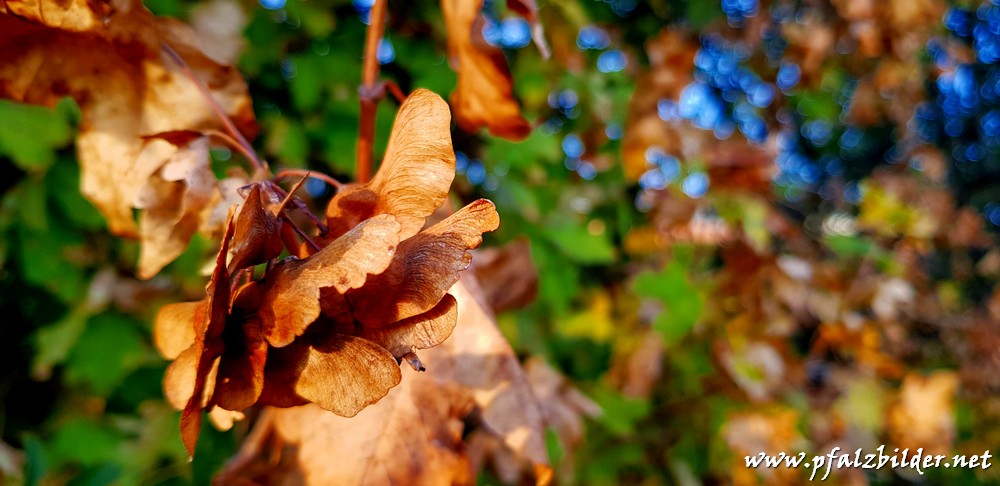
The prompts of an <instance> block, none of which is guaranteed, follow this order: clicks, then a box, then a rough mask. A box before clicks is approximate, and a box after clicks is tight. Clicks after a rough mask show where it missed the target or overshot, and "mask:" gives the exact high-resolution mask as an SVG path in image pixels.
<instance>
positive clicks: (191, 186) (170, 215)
mask: <svg viewBox="0 0 1000 486" xmlns="http://www.w3.org/2000/svg"><path fill="white" fill-rule="evenodd" d="M153 146H156V148H153ZM170 152H172V155H170V156H169V158H168V159H167V161H166V163H164V164H163V165H162V167H160V169H159V170H157V171H156V172H154V173H153V174H151V175H150V176H149V178H148V179H147V180H146V184H145V185H144V186H143V187H142V188H141V189H140V190H139V193H138V194H137V195H136V198H135V201H134V202H133V205H134V206H135V207H136V208H139V209H144V210H145V211H143V213H142V215H141V216H140V217H139V238H140V241H141V242H142V247H141V251H140V253H139V270H138V275H139V278H142V279H148V278H152V277H153V276H154V275H156V274H157V273H159V271H160V270H161V269H162V268H163V267H165V266H166V265H167V264H168V263H170V262H172V261H173V260H174V259H175V258H177V257H178V256H179V255H180V254H181V253H183V252H184V250H185V249H187V245H188V242H189V241H191V237H192V236H194V234H195V232H196V231H198V227H199V226H200V225H201V219H202V210H203V209H205V208H206V207H207V206H208V205H209V203H210V202H211V201H212V196H213V192H214V191H215V190H216V189H215V185H216V181H215V174H213V173H212V169H211V167H209V155H208V139H207V138H205V137H199V138H197V139H195V140H193V141H190V142H188V143H187V144H186V145H183V146H175V145H173V144H171V143H168V142H166V141H163V140H160V139H153V140H150V141H148V142H147V143H146V147H145V148H144V149H143V152H142V155H140V159H142V158H144V157H145V156H147V155H148V154H155V155H153V157H154V158H155V160H156V161H161V160H162V157H163V155H165V154H166V153H170ZM154 163H155V162H154Z"/></svg>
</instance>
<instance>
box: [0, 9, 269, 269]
mask: <svg viewBox="0 0 1000 486" xmlns="http://www.w3.org/2000/svg"><path fill="white" fill-rule="evenodd" d="M164 44H166V45H170V46H172V47H173V49H174V50H175V51H176V52H177V53H178V54H179V55H180V56H181V57H182V58H183V59H185V60H186V62H187V63H188V64H189V66H190V68H191V69H192V71H193V72H194V73H195V75H196V76H198V77H199V78H200V79H201V80H202V81H204V83H205V84H206V85H207V86H208V88H209V90H210V91H211V93H212V96H213V97H214V98H215V99H216V100H218V102H219V103H220V105H221V106H222V107H223V109H224V111H225V112H226V113H227V114H228V115H229V116H230V117H231V118H232V119H233V120H234V122H235V123H236V124H237V126H238V127H239V128H240V129H241V130H242V131H243V132H244V133H245V134H247V135H253V134H254V132H255V131H256V126H255V122H254V118H253V113H252V111H251V104H250V99H249V97H248V96H247V89H246V84H245V83H244V82H243V79H242V78H241V77H240V75H239V73H238V72H237V71H236V70H235V69H234V68H232V67H231V66H224V65H221V64H218V63H216V62H215V61H212V60H211V59H209V58H208V57H207V56H206V55H205V54H204V53H203V52H202V50H201V48H200V47H199V45H198V42H197V39H195V37H194V35H193V33H192V31H191V30H190V29H189V28H188V27H187V26H186V25H183V24H181V23H179V22H176V21H173V20H169V19H161V18H157V17H154V16H153V15H152V14H151V13H150V12H149V11H148V10H146V9H145V7H143V6H142V4H141V2H139V1H137V0H114V1H111V2H68V3H67V2H57V1H50V0H42V1H40V2H27V1H21V0H9V1H6V2H3V3H2V4H0V58H2V59H3V60H4V62H3V63H2V65H0V97H2V98H7V99H12V100H14V101H19V102H25V103H32V104H41V105H48V106H52V105H54V104H55V103H56V102H58V101H59V100H61V99H63V98H65V97H72V98H73V99H74V100H76V102H77V104H78V105H79V106H80V112H81V122H80V133H79V137H78V139H77V152H78V157H79V159H80V168H81V191H82V192H83V194H84V196H86V197H87V198H88V199H89V200H90V201H91V202H93V203H94V205H95V206H97V208H98V209H99V210H100V211H101V213H102V214H104V216H105V217H106V218H107V220H108V226H109V228H110V229H111V231H112V232H113V233H115V234H118V235H124V236H133V237H135V236H142V238H143V243H144V246H148V248H145V247H144V248H143V259H142V263H141V265H140V267H141V269H140V273H141V274H143V276H147V277H148V276H150V275H151V274H153V273H156V271H157V270H159V267H162V265H163V264H164V261H169V260H170V259H171V258H172V256H170V255H173V256H176V254H177V253H178V250H177V249H178V248H183V247H184V246H186V244H187V242H188V240H189V239H190V237H191V234H192V233H193V230H192V229H191V228H192V227H195V228H197V226H198V225H197V224H194V223H195V222H196V221H200V218H201V217H202V215H206V216H207V214H208V212H202V211H201V210H202V209H205V207H207V205H208V204H209V203H210V201H213V200H215V199H214V198H208V197H206V196H207V194H208V192H210V191H213V190H214V189H211V188H206V187H203V185H205V184H208V185H209V186H211V187H214V179H213V180H211V181H209V180H206V179H204V175H205V174H206V172H205V171H204V170H203V169H202V162H201V158H202V157H205V160H207V153H206V152H205V145H206V142H204V141H196V142H192V144H190V145H186V144H181V145H178V146H176V147H171V146H170V145H169V144H166V145H164V143H165V142H163V141H157V140H156V139H149V138H148V137H150V136H157V135H158V134H165V133H170V132H177V131H185V130H197V131H204V130H208V129H218V128H220V123H219V122H218V120H217V118H216V116H215V115H214V114H213V113H212V111H211V109H210V107H209V105H208V104H207V103H206V102H205V101H203V99H204V97H203V96H202V95H201V93H200V91H199V90H198V88H197V86H196V85H195V84H194V83H193V82H192V80H191V79H189V78H188V77H187V76H186V75H185V74H184V73H183V72H182V71H181V69H180V68H179V67H178V66H176V65H175V64H174V63H173V61H171V60H169V59H167V58H165V57H164V56H163V55H162V53H161V46H162V45H164ZM168 165H169V166H170V167H167V166H168ZM171 173H172V174H173V175H170V174H171ZM181 187H186V188H187V189H186V190H181V189H179V188H181ZM140 194H141V195H142V196H143V197H142V198H141V199H143V200H146V201H147V204H150V205H151V206H150V207H149V208H147V209H146V212H148V213H153V214H150V215H144V216H143V219H142V221H143V222H142V223H141V227H137V226H136V224H135V221H134V219H133V214H132V210H133V208H134V207H137V206H136V205H134V204H133V203H134V202H135V201H136V200H137V196H140ZM171 204H173V206H172V207H173V208H176V207H178V206H183V209H181V210H180V212H179V213H173V212H172V211H170V210H168V208H170V207H171ZM196 215H197V216H196ZM173 219H176V225H177V226H178V227H177V228H173V229H171V230H170V231H168V232H162V227H163V226H165V225H168V224H169V221H170V220H173Z"/></svg>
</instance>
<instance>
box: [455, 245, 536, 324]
mask: <svg viewBox="0 0 1000 486" xmlns="http://www.w3.org/2000/svg"><path fill="white" fill-rule="evenodd" d="M471 268H472V271H473V273H475V274H476V279H477V280H479V282H480V283H481V285H482V288H483V293H484V294H486V300H487V302H489V304H490V309H493V311H494V312H498V313H499V312H503V311H505V310H511V309H520V308H522V307H524V306H526V305H528V304H530V303H531V302H532V301H534V300H535V296H536V295H537V294H538V271H536V270H535V266H534V264H533V263H532V261H531V246H530V244H529V242H528V240H527V239H518V240H516V241H512V242H510V243H508V244H506V245H504V246H502V247H499V248H486V249H480V250H478V251H477V252H476V253H475V256H474V258H473V259H472V267H471Z"/></svg>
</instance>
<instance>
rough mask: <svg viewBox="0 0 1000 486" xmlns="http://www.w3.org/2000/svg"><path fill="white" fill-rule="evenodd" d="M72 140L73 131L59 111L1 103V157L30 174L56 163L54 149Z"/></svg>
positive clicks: (7, 102) (6, 102)
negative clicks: (5, 157)
mask: <svg viewBox="0 0 1000 486" xmlns="http://www.w3.org/2000/svg"><path fill="white" fill-rule="evenodd" d="M72 139H73V128H72V127H71V126H70V125H69V123H68V122H67V119H66V117H65V116H64V115H63V114H62V113H60V112H59V111H58V110H53V109H49V108H45V107H42V106H32V105H21V104H17V103H12V102H9V101H0V155H9V156H10V158H11V159H13V161H14V164H15V165H17V166H18V167H20V168H21V169H22V170H25V171H28V172H42V171H45V170H46V169H48V168H49V167H50V166H52V164H53V162H55V149H57V148H61V147H63V146H65V145H67V144H68V143H69V142H70V141H71V140H72Z"/></svg>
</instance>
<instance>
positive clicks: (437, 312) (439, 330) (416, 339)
mask: <svg viewBox="0 0 1000 486" xmlns="http://www.w3.org/2000/svg"><path fill="white" fill-rule="evenodd" d="M457 320H458V304H457V302H456V301H455V298H454V297H452V296H451V294H445V296H444V298H443V299H441V302H439V303H438V304H437V305H436V306H434V308H433V309H431V310H429V311H427V312H424V313H423V314H420V315H418V316H414V317H411V318H409V319H404V320H402V321H399V322H397V323H395V324H393V325H391V326H387V327H382V328H370V327H364V328H362V329H361V331H360V332H359V333H358V335H359V336H360V337H363V338H365V339H367V340H369V341H372V342H373V343H375V344H378V345H379V346H382V347H383V348H385V349H386V350H388V351H389V352H390V353H392V355H393V356H394V357H395V358H396V359H397V360H398V359H401V358H402V357H403V356H405V355H406V354H407V353H411V352H413V350H414V349H427V348H431V347H434V346H437V345H438V344H441V343H442V342H444V340H445V339H448V336H450V335H451V332H452V330H454V329H455V323H456V322H457Z"/></svg>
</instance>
